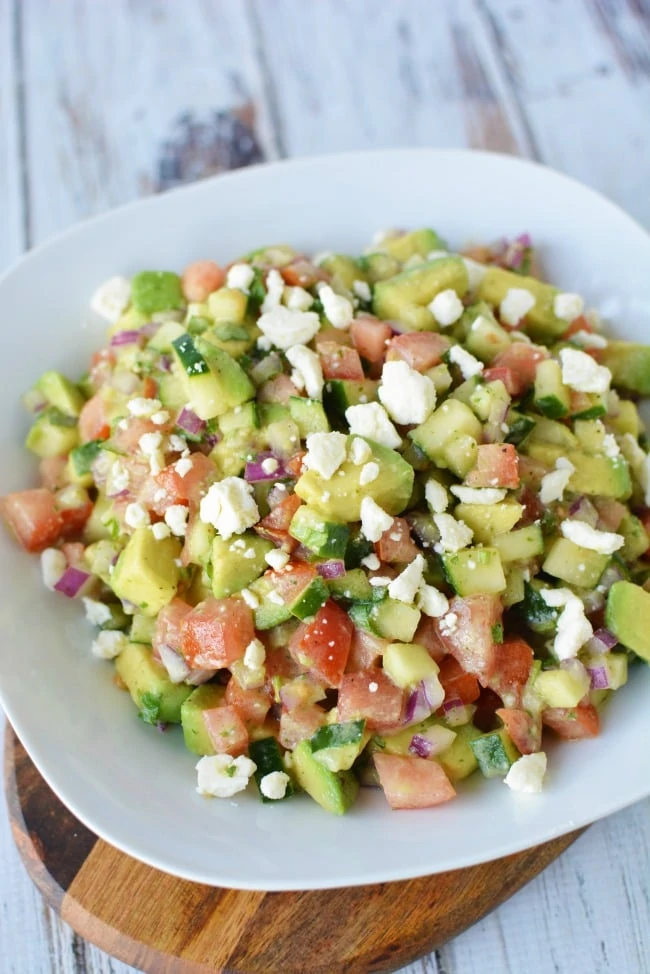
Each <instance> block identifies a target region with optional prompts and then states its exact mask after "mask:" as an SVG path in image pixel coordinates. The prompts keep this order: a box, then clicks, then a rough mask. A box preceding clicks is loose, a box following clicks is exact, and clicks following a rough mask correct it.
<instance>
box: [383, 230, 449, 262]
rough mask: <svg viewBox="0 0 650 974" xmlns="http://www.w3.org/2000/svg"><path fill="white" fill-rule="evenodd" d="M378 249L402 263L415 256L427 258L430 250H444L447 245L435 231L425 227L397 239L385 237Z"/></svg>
mask: <svg viewBox="0 0 650 974" xmlns="http://www.w3.org/2000/svg"><path fill="white" fill-rule="evenodd" d="M380 249H381V250H383V251H385V252H386V253H387V254H391V255H392V256H393V257H396V258H397V259H398V260H401V261H402V262H404V261H406V260H408V259H409V257H413V256H414V255H415V254H417V255H418V256H419V257H427V256H428V254H430V253H431V251H432V250H446V249H447V244H446V243H445V241H444V240H443V239H442V237H439V236H438V234H437V233H436V231H435V230H430V229H428V228H427V227H425V228H423V229H422V230H411V232H410V233H402V234H400V235H399V236H398V237H387V238H386V240H384V241H383V242H382V243H381V244H380Z"/></svg>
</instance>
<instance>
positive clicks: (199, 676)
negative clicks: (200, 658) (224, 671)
mask: <svg viewBox="0 0 650 974" xmlns="http://www.w3.org/2000/svg"><path fill="white" fill-rule="evenodd" d="M216 672H217V671H216V670H190V675H189V676H188V677H187V679H186V680H185V682H186V683H189V684H190V685H191V686H193V687H198V686H200V685H201V684H202V683H207V682H208V680H211V679H212V677H213V676H214V674H215V673H216Z"/></svg>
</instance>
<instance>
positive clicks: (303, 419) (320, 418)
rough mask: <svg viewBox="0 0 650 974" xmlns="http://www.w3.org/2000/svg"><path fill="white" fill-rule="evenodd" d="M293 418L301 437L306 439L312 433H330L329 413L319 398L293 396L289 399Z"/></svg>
mask: <svg viewBox="0 0 650 974" xmlns="http://www.w3.org/2000/svg"><path fill="white" fill-rule="evenodd" d="M289 411H290V413H291V418H292V420H293V421H294V423H295V424H296V426H297V427H298V429H299V431H300V438H301V439H303V440H304V439H306V438H307V437H308V436H309V434H310V433H328V432H329V430H330V424H329V420H328V418H327V414H326V412H325V410H324V409H323V404H322V402H320V400H318V399H303V398H301V397H300V396H291V398H290V399H289Z"/></svg>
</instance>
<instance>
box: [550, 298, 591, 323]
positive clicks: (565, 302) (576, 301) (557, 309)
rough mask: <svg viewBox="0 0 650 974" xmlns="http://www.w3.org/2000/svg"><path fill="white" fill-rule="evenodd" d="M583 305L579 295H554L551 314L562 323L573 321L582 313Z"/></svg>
mask: <svg viewBox="0 0 650 974" xmlns="http://www.w3.org/2000/svg"><path fill="white" fill-rule="evenodd" d="M584 308H585V303H584V301H583V300H582V298H581V297H580V295H579V294H571V293H569V292H564V293H560V294H556V295H555V300H554V301H553V313H554V314H555V317H556V318H561V319H562V321H575V319H576V318H579V317H580V315H581V314H582V312H583V311H584Z"/></svg>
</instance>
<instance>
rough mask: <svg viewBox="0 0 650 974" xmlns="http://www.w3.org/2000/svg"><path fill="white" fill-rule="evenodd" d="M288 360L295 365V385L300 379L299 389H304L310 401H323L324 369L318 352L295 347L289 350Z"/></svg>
mask: <svg viewBox="0 0 650 974" xmlns="http://www.w3.org/2000/svg"><path fill="white" fill-rule="evenodd" d="M287 359H288V361H289V362H290V363H291V365H293V368H294V375H295V379H293V381H294V383H295V381H296V379H298V381H299V386H298V388H302V389H304V390H305V392H306V393H307V395H308V396H309V398H310V399H322V396H323V385H324V379H323V368H322V366H321V362H320V358H319V357H318V355H317V354H316V352H313V351H312V350H311V348H307V346H306V345H294V346H293V347H292V348H289V349H287ZM292 378H293V376H292Z"/></svg>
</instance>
